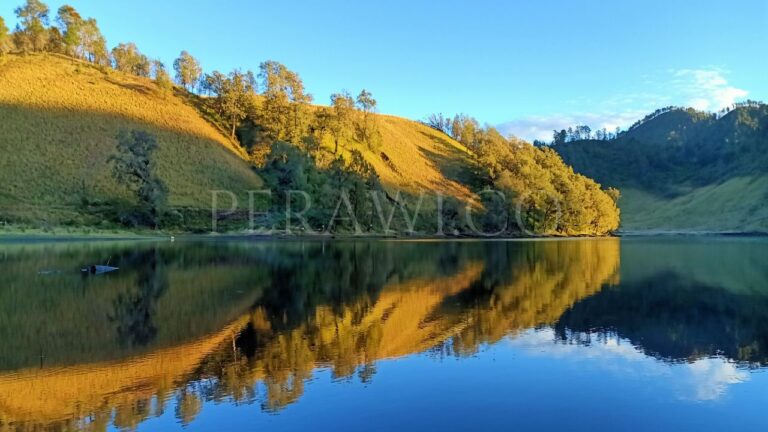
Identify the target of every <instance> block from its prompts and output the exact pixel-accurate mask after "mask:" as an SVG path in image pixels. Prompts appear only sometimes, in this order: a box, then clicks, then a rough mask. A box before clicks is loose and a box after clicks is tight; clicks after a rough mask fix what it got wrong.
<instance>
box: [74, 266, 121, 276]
mask: <svg viewBox="0 0 768 432" xmlns="http://www.w3.org/2000/svg"><path fill="white" fill-rule="evenodd" d="M115 270H118V267H110V266H106V265H92V266H88V267H83V268H81V269H80V271H81V272H83V273H87V274H93V275H100V274H104V273H109V272H113V271H115Z"/></svg>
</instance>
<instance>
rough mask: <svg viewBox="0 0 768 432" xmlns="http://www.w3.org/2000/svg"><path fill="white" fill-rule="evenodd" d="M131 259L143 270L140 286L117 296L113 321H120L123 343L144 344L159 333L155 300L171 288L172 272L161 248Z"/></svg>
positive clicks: (120, 334) (132, 263)
mask: <svg viewBox="0 0 768 432" xmlns="http://www.w3.org/2000/svg"><path fill="white" fill-rule="evenodd" d="M128 261H129V262H130V263H131V265H135V266H136V268H138V269H139V275H138V278H137V282H136V289H135V290H134V291H130V292H128V293H120V295H118V296H117V298H116V299H115V300H114V302H113V310H112V314H111V315H110V320H111V321H112V322H115V323H116V324H117V338H118V340H119V342H120V343H121V344H129V345H133V346H143V345H147V344H148V343H150V342H151V341H152V340H153V339H154V338H155V336H156V335H157V327H156V325H155V322H154V320H153V314H154V308H155V302H157V300H158V299H159V298H160V297H161V296H162V295H163V293H164V292H165V291H166V290H167V289H168V275H167V273H166V272H165V270H164V268H163V266H162V264H160V256H159V251H158V250H157V249H151V250H146V251H141V252H139V253H137V254H136V256H135V257H133V258H132V259H130V260H128Z"/></svg>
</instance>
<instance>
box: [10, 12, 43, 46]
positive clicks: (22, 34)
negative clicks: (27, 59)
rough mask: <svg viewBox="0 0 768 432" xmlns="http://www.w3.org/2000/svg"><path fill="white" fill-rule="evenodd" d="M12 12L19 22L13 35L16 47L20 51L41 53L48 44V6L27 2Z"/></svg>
mask: <svg viewBox="0 0 768 432" xmlns="http://www.w3.org/2000/svg"><path fill="white" fill-rule="evenodd" d="M14 12H15V13H16V16H17V17H18V18H19V21H20V25H18V26H17V27H16V32H15V35H14V36H15V37H16V43H17V46H19V47H20V48H21V50H22V51H43V50H44V49H45V48H46V45H47V44H48V31H47V29H46V26H47V25H48V12H49V10H48V6H46V4H45V3H43V2H41V1H40V0H27V1H26V3H24V5H23V6H19V7H17V8H16V10H15V11H14Z"/></svg>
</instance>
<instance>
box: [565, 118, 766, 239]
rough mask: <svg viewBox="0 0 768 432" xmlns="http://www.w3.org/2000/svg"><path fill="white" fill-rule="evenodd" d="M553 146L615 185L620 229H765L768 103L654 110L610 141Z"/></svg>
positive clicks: (593, 175) (606, 183)
mask: <svg viewBox="0 0 768 432" xmlns="http://www.w3.org/2000/svg"><path fill="white" fill-rule="evenodd" d="M553 148H554V149H555V150H556V151H557V152H558V153H559V154H560V155H561V157H562V158H563V160H564V161H565V162H566V163H568V164H569V165H572V166H573V167H574V169H575V170H576V171H577V172H579V173H581V174H584V175H586V176H588V177H591V178H594V179H595V180H596V181H598V182H600V183H601V184H603V185H604V186H611V187H616V188H619V189H620V190H621V191H622V198H621V200H620V202H619V204H620V207H621V209H622V229H623V230H625V231H639V230H655V231H707V232H713V231H718V232H720V231H729V232H755V231H759V232H768V205H766V202H767V201H768V105H765V104H761V103H749V104H742V105H741V106H739V107H737V108H735V109H733V110H731V111H730V112H728V113H726V114H724V115H717V114H712V113H704V112H700V111H696V110H693V109H682V108H669V109H664V110H659V111H657V112H656V113H654V114H652V115H650V116H648V117H646V118H645V119H644V120H642V121H640V122H638V123H636V124H635V125H634V126H632V127H631V128H630V129H629V130H628V131H626V132H623V133H621V134H619V136H618V137H615V138H613V139H610V140H575V141H571V142H564V143H558V144H554V145H553Z"/></svg>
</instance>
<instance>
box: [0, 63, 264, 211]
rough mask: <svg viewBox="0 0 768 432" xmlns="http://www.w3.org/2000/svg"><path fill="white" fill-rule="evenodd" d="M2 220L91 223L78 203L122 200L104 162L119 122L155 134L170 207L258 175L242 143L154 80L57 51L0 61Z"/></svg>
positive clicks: (203, 201) (251, 184) (206, 198)
mask: <svg viewBox="0 0 768 432" xmlns="http://www.w3.org/2000/svg"><path fill="white" fill-rule="evenodd" d="M0 118H1V119H2V121H0V152H2V154H3V157H2V161H0V184H2V189H0V219H4V220H10V221H20V222H27V223H40V222H41V221H42V222H45V223H50V224H67V223H73V224H81V223H86V224H89V223H94V222H95V220H94V219H98V215H95V216H94V217H93V218H90V217H88V216H87V215H85V216H84V214H85V213H87V212H84V211H83V208H82V203H83V201H88V202H106V201H114V200H128V199H129V197H128V194H127V192H126V191H125V189H124V188H123V187H121V186H120V185H118V184H117V183H116V182H115V181H114V180H113V179H112V177H111V172H110V167H109V165H108V163H107V159H108V158H109V156H110V155H111V154H112V153H114V152H115V144H116V139H115V137H116V135H117V133H118V132H119V131H120V130H123V129H133V128H140V129H145V130H148V131H150V132H152V133H153V134H155V135H156V136H157V137H158V141H159V143H160V146H159V149H158V153H157V167H158V171H159V176H160V177H161V178H162V180H163V181H165V182H166V184H167V185H168V187H169V190H170V195H169V204H170V205H171V206H172V207H175V208H205V207H206V206H209V203H210V192H209V191H210V190H211V189H230V190H235V191H239V190H243V189H248V188H258V187H260V186H261V184H262V182H261V180H260V178H259V177H258V176H257V175H256V174H254V173H253V172H252V170H251V169H250V168H249V166H248V163H247V162H246V161H245V154H244V153H243V152H242V151H241V150H240V148H239V146H237V145H234V144H233V143H231V142H230V141H229V140H228V139H226V138H225V137H224V136H223V135H222V134H221V133H220V132H219V131H218V130H216V128H215V127H213V126H212V125H210V124H209V123H207V122H206V121H204V120H203V119H202V118H201V117H200V115H199V114H198V112H197V111H196V109H195V108H194V107H192V106H190V105H189V104H187V103H185V102H184V101H183V100H182V99H181V98H179V97H177V96H174V95H172V94H164V93H163V92H161V91H160V90H159V89H158V88H157V87H156V86H155V85H154V84H153V83H152V82H151V81H150V80H147V79H141V78H137V77H133V76H128V75H124V74H120V73H117V72H114V71H111V70H110V71H106V72H102V71H101V70H99V69H97V68H95V67H93V66H91V65H88V64H85V63H80V62H75V61H72V60H71V59H66V58H63V57H58V56H55V55H34V56H32V55H30V56H6V57H4V58H2V59H0Z"/></svg>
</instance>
